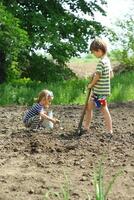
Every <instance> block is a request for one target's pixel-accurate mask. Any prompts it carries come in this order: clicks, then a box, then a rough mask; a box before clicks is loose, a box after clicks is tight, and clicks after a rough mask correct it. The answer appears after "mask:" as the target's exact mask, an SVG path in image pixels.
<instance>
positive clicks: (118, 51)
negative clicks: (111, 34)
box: [114, 11, 134, 70]
mask: <svg viewBox="0 0 134 200" xmlns="http://www.w3.org/2000/svg"><path fill="white" fill-rule="evenodd" d="M132 16H133V15H131V11H130V13H129V14H127V15H125V16H124V17H123V19H122V20H118V21H117V22H116V26H115V30H116V40H115V41H114V46H115V50H114V56H115V57H116V59H117V60H118V61H119V62H120V63H121V64H123V66H124V67H125V69H127V70H131V69H134V18H133V17H132Z"/></svg>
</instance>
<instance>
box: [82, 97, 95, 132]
mask: <svg viewBox="0 0 134 200" xmlns="http://www.w3.org/2000/svg"><path fill="white" fill-rule="evenodd" d="M93 108H94V102H93V101H92V100H90V101H89V103H88V105H87V109H86V114H85V119H84V129H85V130H89V125H90V122H91V120H92V117H93Z"/></svg>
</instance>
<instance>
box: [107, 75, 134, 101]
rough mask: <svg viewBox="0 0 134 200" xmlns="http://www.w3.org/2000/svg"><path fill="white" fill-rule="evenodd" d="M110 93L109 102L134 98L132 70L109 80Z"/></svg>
mask: <svg viewBox="0 0 134 200" xmlns="http://www.w3.org/2000/svg"><path fill="white" fill-rule="evenodd" d="M111 87H112V95H111V96H110V97H109V101H110V102H125V101H133V100H134V92H133V91H134V72H124V73H122V74H119V75H116V76H115V77H114V78H113V79H112V81H111Z"/></svg>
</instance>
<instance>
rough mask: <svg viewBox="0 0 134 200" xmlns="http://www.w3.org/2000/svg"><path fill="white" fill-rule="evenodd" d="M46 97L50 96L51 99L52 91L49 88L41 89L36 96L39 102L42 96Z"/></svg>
mask: <svg viewBox="0 0 134 200" xmlns="http://www.w3.org/2000/svg"><path fill="white" fill-rule="evenodd" d="M48 97H51V98H52V99H53V97H54V96H53V92H51V91H49V90H46V89H45V90H42V91H41V92H40V93H39V95H38V98H37V102H38V103H39V102H40V101H41V100H42V99H43V98H45V99H47V98H48Z"/></svg>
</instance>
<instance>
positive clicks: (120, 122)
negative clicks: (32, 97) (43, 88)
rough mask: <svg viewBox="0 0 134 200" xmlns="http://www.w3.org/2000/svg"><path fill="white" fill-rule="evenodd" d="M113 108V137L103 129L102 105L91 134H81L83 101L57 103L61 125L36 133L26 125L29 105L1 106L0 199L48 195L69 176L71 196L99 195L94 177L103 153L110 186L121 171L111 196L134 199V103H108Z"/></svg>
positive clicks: (37, 199) (34, 199)
mask: <svg viewBox="0 0 134 200" xmlns="http://www.w3.org/2000/svg"><path fill="white" fill-rule="evenodd" d="M109 108H110V112H111V115H112V119H113V127H114V134H113V137H112V138H109V137H107V135H105V134H104V132H105V128H104V125H103V118H102V116H101V113H100V112H99V111H98V110H96V111H95V112H94V118H93V122H92V124H91V130H90V133H88V134H83V135H82V136H81V137H78V136H77V135H76V129H77V126H78V122H79V120H80V115H81V112H82V109H83V106H78V105H75V106H54V107H53V110H54V113H55V116H57V117H58V118H59V119H60V120H61V127H55V129H54V130H53V131H47V130H40V131H38V132H29V131H28V130H27V129H26V128H25V127H24V126H23V124H22V115H23V113H24V111H25V110H26V108H25V107H18V106H11V107H0V113H1V115H0V130H1V131H0V200H45V194H46V192H48V191H49V190H53V191H55V192H57V191H60V190H61V186H63V185H64V184H65V182H66V181H65V180H66V177H67V179H68V181H67V182H68V184H69V192H70V196H71V197H70V199H71V200H87V193H88V194H89V195H90V196H91V199H95V197H94V195H95V191H94V185H93V176H94V172H95V169H96V168H97V166H98V164H99V163H100V160H101V159H102V158H104V159H103V164H104V174H105V176H104V181H105V186H106V187H107V186H108V182H109V181H110V179H111V178H112V177H113V176H114V175H115V174H116V173H117V172H119V171H120V170H122V171H123V173H122V174H121V175H119V176H118V177H117V179H116V181H115V183H114V185H113V187H112V191H111V192H110V194H109V196H108V199H109V200H132V199H134V102H129V103H122V104H110V105H109ZM50 199H51V200H52V197H51V198H50ZM53 199H55V200H56V199H57V198H56V197H54V198H53Z"/></svg>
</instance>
